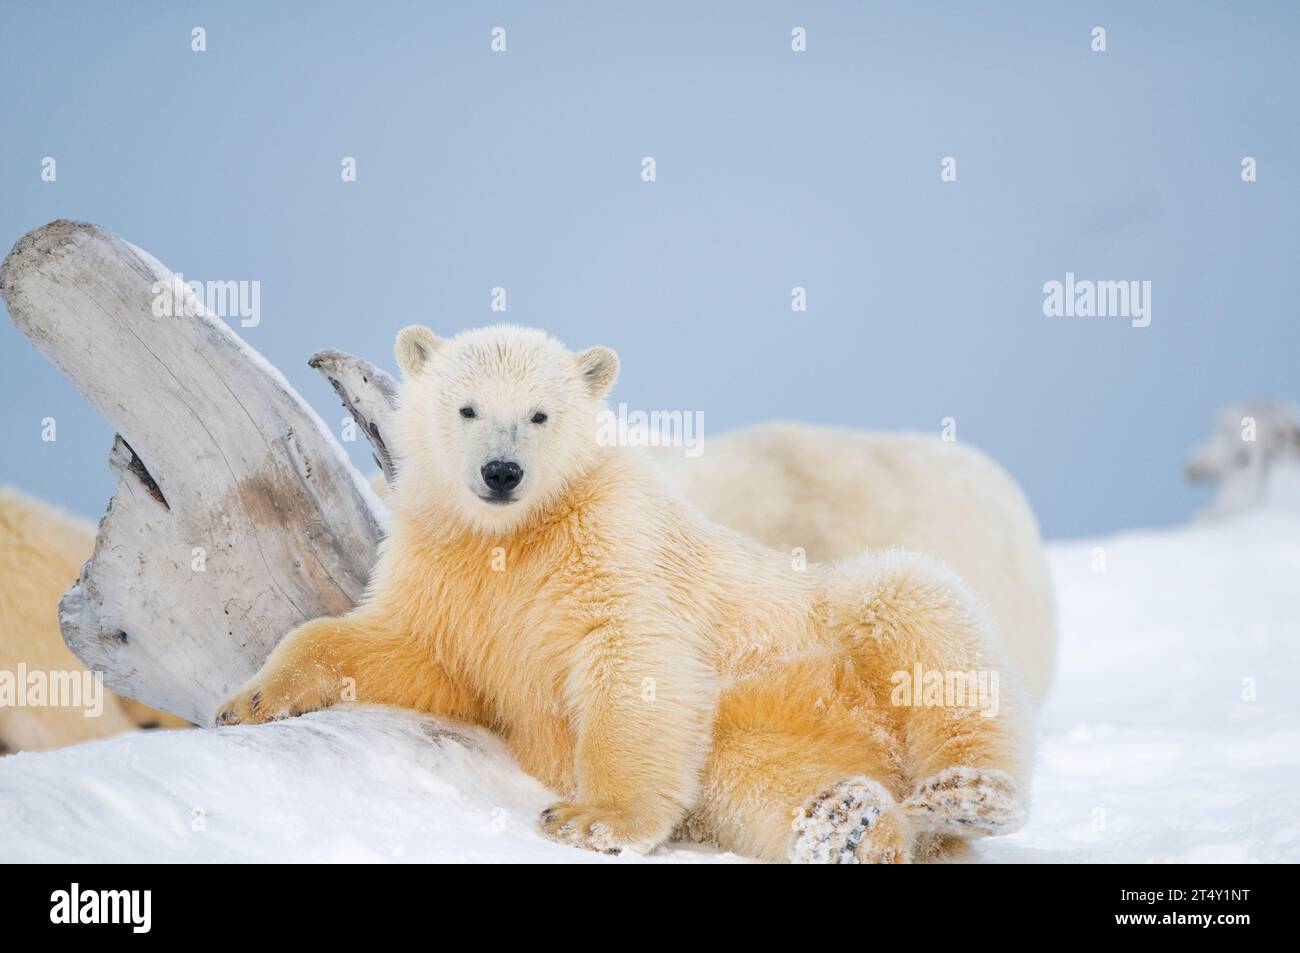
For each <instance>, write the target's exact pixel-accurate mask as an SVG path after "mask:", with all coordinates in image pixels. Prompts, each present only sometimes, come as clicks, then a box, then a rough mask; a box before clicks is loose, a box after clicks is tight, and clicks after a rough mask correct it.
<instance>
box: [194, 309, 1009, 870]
mask: <svg viewBox="0 0 1300 953" xmlns="http://www.w3.org/2000/svg"><path fill="white" fill-rule="evenodd" d="M397 360H398V364H399V365H400V367H401V369H402V374H403V381H402V385H401V390H400V394H399V400H398V410H397V417H396V428H395V429H396V433H395V438H396V440H395V442H396V448H395V449H396V451H397V456H398V460H399V464H398V476H397V480H396V484H395V486H394V488H393V492H392V495H391V496H390V498H389V502H390V505H391V510H392V522H391V527H390V532H389V536H388V537H387V539H386V540H385V541H384V544H383V546H382V550H381V555H380V559H379V561H378V563H377V565H376V566H375V569H374V572H373V576H372V579H371V586H370V590H369V593H368V595H367V597H366V599H365V600H364V602H363V603H362V604H361V605H360V606H358V607H357V608H356V609H355V610H353V611H352V612H351V613H349V614H348V615H346V616H343V617H341V618H333V619H317V620H315V621H312V622H309V623H307V624H305V625H303V626H301V627H300V628H298V629H296V630H294V631H293V632H291V633H290V634H289V635H288V636H286V637H285V638H284V639H283V640H282V641H281V643H280V644H279V645H278V646H277V647H276V649H275V650H274V651H273V652H272V653H271V655H270V657H269V658H268V659H267V661H266V663H265V665H264V666H263V667H262V669H261V671H259V672H258V674H257V675H256V676H254V677H253V679H252V680H251V681H250V682H249V683H248V684H247V685H246V686H244V688H243V689H242V690H241V691H240V692H239V694H237V695H236V696H235V697H234V698H232V699H231V700H229V701H228V702H227V703H225V705H223V706H222V708H221V710H220V712H219V714H218V716H217V722H218V723H222V724H224V723H234V722H262V721H269V720H272V719H276V718H282V717H285V716H288V715H293V714H298V713H301V712H305V711H311V710H314V709H318V708H322V707H326V706H328V705H331V704H333V703H335V702H336V701H338V700H340V699H341V698H342V697H349V698H351V697H355V698H356V699H357V700H360V701H369V702H378V703H387V704H393V705H399V706H404V707H409V708H415V709H419V710H421V711H425V712H429V713H431V714H434V715H438V716H443V717H448V718H453V719H459V720H463V721H467V722H472V723H475V724H480V725H485V726H488V727H490V728H491V729H493V730H494V731H496V732H497V733H499V734H500V735H501V737H502V738H503V739H505V741H506V743H507V744H508V745H509V747H510V748H511V750H512V751H513V753H514V755H515V756H516V758H517V759H518V761H519V763H520V765H521V766H522V767H523V768H524V770H526V771H528V772H529V773H531V774H532V775H534V776H535V777H537V778H538V779H539V780H541V781H542V782H543V783H544V784H546V785H547V786H549V787H550V788H551V789H552V790H554V791H556V792H557V793H559V795H560V797H561V799H560V800H558V801H557V802H556V803H555V804H553V805H551V806H550V807H549V808H547V809H546V810H545V811H544V812H543V814H542V816H541V818H540V826H541V828H542V830H543V831H544V832H545V833H546V834H548V835H549V836H551V837H553V838H556V839H557V840H560V841H562V842H565V843H568V844H573V845H576V846H580V847H585V848H589V849H593V850H599V851H610V852H613V851H619V850H622V849H625V848H630V849H634V850H641V851H645V850H650V849H652V848H653V847H655V845H657V844H659V843H661V842H662V841H664V840H666V839H668V838H670V837H673V836H678V837H687V838H691V839H694V840H697V841H701V842H707V843H711V844H715V845H718V846H720V847H722V848H723V849H726V850H730V851H735V852H737V853H741V854H747V855H751V856H755V857H759V858H763V859H766V860H772V861H785V860H793V861H804V862H828V863H836V862H838V863H859V862H871V863H875V862H904V861H907V860H909V859H911V858H912V857H913V856H914V855H918V854H922V853H924V852H926V851H928V850H929V849H930V848H931V846H932V845H933V844H935V843H936V842H938V841H940V840H943V839H946V838H948V837H951V836H956V837H963V836H969V835H981V834H999V833H1007V832H1009V831H1012V830H1014V829H1015V828H1016V827H1017V826H1018V825H1019V824H1020V823H1021V821H1022V819H1023V816H1024V810H1025V798H1026V791H1025V786H1026V782H1027V777H1028V768H1029V764H1028V759H1029V744H1030V731H1029V728H1028V719H1027V716H1026V708H1027V706H1026V703H1025V702H1024V701H1023V700H1022V694H1021V690H1020V688H1019V686H1018V685H1017V684H1016V679H1015V678H1014V676H1013V675H1012V674H1011V673H1010V672H1008V671H1004V670H1003V666H1002V663H1001V661H1000V659H999V656H998V650H997V645H996V640H995V636H994V633H993V632H992V631H991V630H990V626H989V624H988V622H987V620H986V619H985V617H984V616H983V614H982V613H981V611H980V610H979V608H978V607H977V606H976V604H975V603H974V600H973V598H972V596H971V594H970V592H969V591H968V589H967V587H966V585H965V584H964V582H963V581H962V580H961V579H960V578H958V577H957V576H956V574H955V573H953V572H952V571H951V570H949V569H948V568H946V567H945V566H943V565H941V564H939V563H938V562H936V561H934V560H932V559H930V558H928V557H924V556H919V555H915V554H910V553H907V552H903V551H898V550H893V551H885V552H875V553H869V554H864V555H862V556H859V557H857V558H855V559H852V560H850V561H847V562H844V563H842V564H838V565H833V566H831V565H820V564H816V563H811V564H806V565H804V564H803V563H801V562H799V561H792V560H791V559H790V558H789V556H787V555H785V554H782V553H779V552H776V551H774V550H769V549H766V548H764V547H763V546H762V545H760V544H759V543H757V542H753V541H751V540H750V539H748V538H746V537H744V536H741V535H740V534H738V533H736V532H734V531H732V530H728V529H725V528H723V527H721V526H718V525H715V524H713V523H710V522H709V521H708V520H706V519H705V518H704V517H703V516H702V515H700V513H699V512H698V511H697V510H696V509H694V507H692V506H691V505H690V504H688V503H686V502H685V501H684V500H683V499H682V498H681V497H679V496H678V495H677V494H676V493H675V492H674V491H673V490H671V489H670V488H669V487H668V486H667V485H666V484H665V483H664V482H663V478H662V477H661V475H660V474H659V471H658V469H657V468H656V467H655V466H653V464H652V463H651V462H650V461H648V460H647V459H646V458H645V457H644V456H643V455H642V453H641V451H639V450H637V449H634V448H627V447H618V446H604V445H602V444H601V442H600V441H599V440H598V439H597V434H598V425H597V420H598V414H599V412H600V411H601V410H602V409H603V408H604V407H605V396H606V395H607V394H608V393H609V391H610V389H611V388H612V387H613V385H614V381H615V378H616V377H617V374H618V358H617V357H616V356H615V354H614V352H613V351H610V350H609V349H607V348H602V347H595V348H590V349H588V350H585V351H581V352H579V353H577V354H574V353H570V352H569V351H567V350H566V349H565V348H564V347H563V346H562V345H561V344H560V343H559V342H557V341H555V340H554V339H552V338H550V337H548V336H547V335H545V334H543V333H541V332H539V331H533V330H528V329H524V328H518V327H508V326H497V327H491V328H485V329H481V330H475V331H469V332H465V333H463V334H460V335H458V336H456V337H454V338H452V339H450V340H442V339H439V338H438V337H436V336H435V335H434V334H433V333H432V332H431V331H429V330H428V329H427V328H423V327H418V326H416V327H409V328H406V329H405V330H403V331H402V332H401V334H400V335H399V336H398V340H397ZM743 480H744V475H743V474H737V486H736V492H737V493H738V494H743V493H744V485H743ZM981 685H982V686H984V688H985V689H987V687H988V686H989V685H992V686H993V687H994V691H995V692H996V695H997V697H996V698H995V699H993V702H994V703H993V704H991V705H990V704H986V702H988V701H989V699H988V697H987V692H986V691H985V692H981V691H980V686H981ZM345 690H346V691H347V694H346V695H345V694H344V693H345ZM353 693H354V694H353Z"/></svg>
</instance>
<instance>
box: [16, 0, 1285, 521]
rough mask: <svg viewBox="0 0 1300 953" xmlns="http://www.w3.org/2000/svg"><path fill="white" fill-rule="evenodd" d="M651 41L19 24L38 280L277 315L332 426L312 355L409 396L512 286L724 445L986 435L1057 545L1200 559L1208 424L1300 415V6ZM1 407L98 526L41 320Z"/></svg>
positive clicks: (97, 22) (270, 333) (194, 21)
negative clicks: (133, 261)
mask: <svg viewBox="0 0 1300 953" xmlns="http://www.w3.org/2000/svg"><path fill="white" fill-rule="evenodd" d="M616 6H617V7H622V6H626V5H623V4H609V3H597V2H592V3H583V4H546V5H542V4H537V3H523V2H517V3H492V2H485V3H469V2H465V3H438V4H433V3H417V2H411V3H405V4H356V3H346V4H334V3H326V2H312V3H305V2H304V3H292V4H275V5H270V4H256V3H236V2H221V3H217V2H195V3H131V4H120V5H119V4H104V3H89V2H86V3H48V2H35V0H27V2H6V3H4V4H3V6H0V117H3V118H2V122H0V245H3V246H4V247H5V248H7V247H8V246H9V245H10V244H12V243H13V241H15V240H16V239H17V238H18V237H19V236H20V235H22V234H23V233H24V232H26V231H27V230H29V229H30V228H33V227H35V226H37V225H40V224H42V223H44V222H47V221H49V220H51V219H54V218H59V217H71V218H77V219H82V220H88V221H93V222H97V223H99V224H101V225H104V226H105V227H107V228H109V229H111V230H113V231H115V232H117V233H118V234H120V235H122V236H123V237H125V238H127V239H128V240H130V241H132V242H134V243H136V244H137V245H140V246H141V247H143V248H145V249H147V250H148V251H150V252H151V253H153V254H154V255H155V256H156V257H157V258H159V259H160V260H161V261H162V262H164V263H165V264H167V265H168V266H169V267H171V268H172V269H174V270H177V271H182V272H184V274H185V275H186V277H187V278H197V279H233V280H257V281H260V282H261V285H262V323H261V325H260V326H259V327H257V328H254V329H248V330H244V331H241V333H242V334H243V335H244V337H245V338H246V339H247V340H248V341H249V342H250V343H251V344H252V345H253V346H254V347H256V348H257V349H258V350H260V351H261V352H262V353H263V354H265V355H266V356H267V357H268V358H269V359H270V360H271V361H272V362H274V363H275V364H276V365H278V366H279V367H280V368H281V369H282V370H283V371H284V372H285V374H286V375H287V377H288V378H289V380H290V381H291V382H292V383H293V384H294V385H295V386H296V387H298V389H299V390H300V391H301V392H302V393H303V394H304V396H306V398H307V399H308V400H309V401H310V402H311V403H312V404H313V406H315V407H316V409H317V410H318V411H319V412H320V413H321V414H322V416H324V417H325V419H326V420H327V422H329V423H330V424H332V425H334V426H335V427H337V425H338V422H339V420H340V419H341V417H342V414H343V411H342V409H341V408H340V407H339V405H338V403H337V401H336V399H335V398H334V396H333V394H332V393H331V392H330V390H329V388H328V386H327V385H326V384H325V383H324V382H323V381H322V380H320V379H318V378H317V376H316V374H315V372H313V371H311V370H309V369H308V368H307V366H306V360H307V357H308V356H309V355H310V354H311V353H312V352H313V351H316V350H318V349H321V348H325V347H338V348H342V349H345V350H350V351H353V352H356V353H359V354H363V355H366V356H369V357H371V358H373V359H377V360H379V361H380V362H381V363H384V364H385V365H387V366H391V364H392V361H391V356H390V353H391V345H392V339H393V336H394V334H395V333H396V331H397V330H398V329H399V328H400V327H402V326H403V325H405V324H408V323H411V322H415V321H419V322H423V323H426V324H428V325H430V326H431V327H433V328H435V329H436V330H438V331H441V332H453V331H456V330H459V329H462V328H465V327H469V326H475V325H480V324H485V323H489V322H491V321H493V320H495V319H498V318H500V317H502V316H501V315H494V314H493V313H492V312H490V311H489V309H488V303H489V294H490V291H491V289H492V288H493V287H494V286H498V285H500V286H505V287H506V288H507V289H508V295H509V298H508V300H509V310H508V312H507V313H506V314H505V315H504V317H505V318H507V319H509V320H511V321H514V322H517V323H521V324H528V325H533V326H537V327H541V328H545V329H547V330H549V331H551V332H553V333H554V334H556V335H558V336H559V337H560V338H561V339H562V340H564V341H566V342H567V343H568V344H569V345H570V346H572V347H574V348H578V347H585V346H588V345H591V344H598V343H599V344H607V345H610V346H612V347H614V348H616V349H617V350H618V351H619V353H620V355H621V357H622V364H623V372H622V379H621V381H620V383H619V385H618V388H617V389H616V391H615V398H616V399H618V400H623V401H627V402H628V403H629V404H630V405H632V406H633V407H641V408H646V409H649V408H662V409H690V410H702V411H703V412H704V415H705V428H706V430H705V433H706V437H707V435H708V434H709V433H718V432H720V431H722V430H724V429H728V428H731V427H734V426H738V425H742V424H747V423H751V422H755V421H761V420H767V419H772V418H787V419H795V420H805V421H813V422H824V423H835V424H844V425H850V426H857V427H870V428H917V429H923V430H930V431H933V432H938V430H939V428H940V421H941V419H942V418H944V417H949V416H951V417H954V418H956V420H957V432H958V437H959V438H960V439H962V440H965V441H968V442H971V443H974V444H976V445H978V446H980V447H983V448H985V449H986V450H988V451H990V452H991V453H992V454H993V455H994V456H995V457H997V458H998V459H999V460H1000V461H1001V462H1002V463H1003V464H1004V465H1005V466H1006V467H1007V468H1008V469H1009V470H1010V471H1011V472H1012V473H1013V474H1014V475H1015V476H1016V477H1017V478H1018V479H1019V480H1020V481H1021V482H1022V483H1023V484H1024V486H1025V488H1026V490H1027V492H1028V494H1029V496H1030V498H1031V500H1032V502H1033V504H1034V506H1035V509H1036V510H1037V511H1038V513H1039V516H1040V519H1041V521H1042V523H1043V525H1044V528H1045V530H1046V532H1047V533H1048V534H1049V535H1052V536H1062V535H1077V534H1082V533H1090V532H1098V531H1104V530H1110V529H1115V528H1119V527H1125V526H1134V525H1156V524H1166V523H1171V522H1177V521H1180V520H1183V519H1185V518H1186V517H1187V516H1188V515H1189V514H1190V513H1191V512H1192V511H1193V510H1194V509H1195V507H1196V506H1197V505H1198V504H1199V502H1200V501H1201V500H1202V499H1203V498H1204V492H1203V491H1197V490H1194V489H1192V488H1190V487H1188V486H1187V485H1186V483H1185V482H1184V479H1183V476H1182V463H1183V460H1184V457H1185V456H1186V454H1187V452H1188V450H1189V449H1190V448H1191V447H1192V446H1193V445H1194V444H1195V443H1196V442H1197V441H1198V440H1199V439H1200V438H1201V436H1202V435H1203V434H1204V433H1205V432H1206V431H1207V430H1208V427H1209V422H1210V417H1211V414H1212V412H1213V411H1214V410H1215V409H1216V408H1217V407H1218V406H1220V405H1221V404H1223V403H1225V402H1228V401H1234V400H1241V399H1246V398H1253V397H1269V396H1283V397H1289V398H1291V399H1296V398H1300V370H1297V368H1298V367H1300V321H1298V318H1300V315H1298V314H1297V301H1298V300H1300V299H1298V297H1297V294H1296V289H1295V287H1294V281H1295V278H1296V276H1297V268H1296V262H1297V260H1298V259H1300V230H1298V229H1297V227H1296V222H1297V219H1298V218H1300V216H1298V215H1297V213H1298V212H1300V184H1298V183H1297V173H1296V168H1297V162H1298V160H1297V156H1300V123H1298V120H1300V114H1298V111H1297V100H1298V98H1300V66H1297V61H1298V60H1300V58H1298V57H1296V55H1295V50H1296V49H1297V48H1300V6H1298V5H1297V4H1294V3H1286V2H1277V3H1240V4H1226V3H1180V4H1131V3H1090V4H1082V3H1072V4H1064V3H1042V2H1018V3H1001V4H972V3H950V4H948V3H944V4H936V3H924V2H918V3H897V4H894V3H825V2H818V3H785V4H777V3H752V2H751V3H735V4H712V5H709V7H710V9H708V10H704V9H699V8H698V6H699V5H697V4H687V3H682V4H674V3H655V4H645V5H644V6H645V7H646V8H647V9H646V10H644V11H642V12H635V13H634V12H627V11H620V10H615V9H612V8H613V7H616ZM990 8H992V9H990ZM1098 25H1100V26H1104V27H1105V28H1106V29H1107V41H1108V50H1107V52H1105V53H1093V52H1091V50H1090V48H1089V31H1090V30H1091V28H1092V27H1094V26H1098ZM195 26H203V27H205V28H206V30H207V45H208V49H207V52H205V53H195V52H192V51H191V49H190V31H191V28H192V27H195ZM494 26H503V27H505V28H506V30H507V38H508V45H509V52H507V53H505V54H495V53H493V52H491V50H490V49H489V32H490V30H491V29H492V27H494ZM795 26H804V27H806V28H807V31H808V51H807V52H806V53H802V54H797V53H794V52H792V51H791V50H790V31H791V29H792V28H793V27H795ZM345 155H346V156H355V157H356V158H357V162H358V181H357V182H355V183H344V182H342V181H341V180H340V176H339V163H340V159H341V158H342V157H343V156H345ZM646 155H651V156H654V157H655V159H656V161H657V166H658V181H656V182H654V183H645V182H642V181H641V179H640V162H641V158H642V157H643V156H646ZM1247 155H1250V156H1254V157H1256V158H1257V160H1258V163H1259V173H1258V174H1259V181H1257V182H1255V183H1253V184H1244V183H1243V182H1242V181H1241V178H1240V163H1241V159H1242V157H1243V156H1247ZM45 156H54V157H55V158H56V159H57V162H58V180H57V182H55V183H44V182H42V181H41V179H40V164H41V160H42V158H43V157H45ZM944 156H955V157H956V159H957V170H958V176H957V181H956V182H954V183H943V182H941V181H940V177H939V166H940V160H941V158H942V157H944ZM1067 271H1073V272H1075V273H1076V274H1077V275H1079V276H1080V277H1081V278H1094V279H1114V280H1124V279H1136V280H1149V281H1151V282H1152V289H1153V290H1152V321H1151V325H1150V327H1147V328H1144V329H1134V328H1131V327H1129V326H1128V323H1127V322H1126V321H1123V320H1119V319H1109V320H1099V319H1082V318H1047V317H1044V315H1043V313H1042V299H1043V295H1042V286H1043V283H1044V282H1046V281H1049V280H1053V279H1056V280H1062V279H1063V278H1064V276H1065V273H1066V272H1067ZM796 285H801V286H804V287H806V288H807V289H808V301H809V310H808V311H807V312H806V313H801V314H799V313H793V312H792V311H791V309H790V289H791V288H792V287H794V286H796ZM0 378H2V379H3V381H4V390H5V401H4V411H3V414H2V415H0V436H3V438H4V446H5V448H6V451H5V454H4V464H3V470H0V481H3V482H10V483H15V484H17V485H19V486H21V487H24V488H26V489H29V490H32V491H35V492H38V493H40V494H41V495H43V496H45V497H47V498H50V499H52V500H55V501H57V502H59V503H62V504H64V505H66V506H68V507H70V508H72V509H74V510H76V511H79V512H81V513H84V514H86V515H89V516H97V515H98V514H99V513H100V512H101V511H102V510H103V507H104V504H105V503H106V501H107V500H108V498H109V496H110V495H111V493H112V490H113V485H114V481H113V478H112V476H111V474H110V472H109V470H108V467H107V463H106V460H107V455H108V450H109V447H110V444H111V442H112V434H111V432H110V430H109V428H108V427H107V425H106V424H104V423H103V421H102V420H100V419H99V418H98V417H97V416H96V415H95V414H94V413H93V412H92V411H91V410H90V409H89V408H88V407H87V405H86V404H85V403H84V401H83V400H82V399H81V398H80V397H79V396H78V395H77V393H76V392H75V390H74V389H73V387H72V386H71V385H70V384H69V383H67V382H66V381H65V380H64V379H63V378H62V377H61V376H60V375H59V374H58V372H56V371H55V370H54V369H53V367H51V366H50V365H49V364H47V363H46V362H45V361H44V359H43V358H41V357H40V356H39V354H38V353H37V352H36V351H35V350H34V349H33V348H32V347H31V346H30V345H29V344H28V343H27V342H26V340H25V339H24V338H22V337H21V336H20V335H19V334H18V332H17V331H16V330H15V329H14V327H13V325H12V323H11V322H9V321H4V322H0ZM46 416H54V417H56V418H57V419H58V421H59V439H58V441H57V442H55V443H43V442H41V440H40V421H41V419H42V418H43V417H46ZM355 451H356V458H357V460H358V461H359V462H366V461H368V457H369V455H368V452H367V450H366V448H365V447H364V446H363V445H360V444H358V445H356V447H355Z"/></svg>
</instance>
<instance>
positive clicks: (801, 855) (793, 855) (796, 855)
mask: <svg viewBox="0 0 1300 953" xmlns="http://www.w3.org/2000/svg"><path fill="white" fill-rule="evenodd" d="M792 827H793V830H794V832H795V833H794V841H793V842H792V843H791V845H790V862H791V863H795V864H906V863H908V862H909V861H910V859H911V852H912V832H911V829H910V828H909V827H908V824H907V819H906V818H905V817H903V815H902V814H901V813H900V811H899V810H898V805H897V804H895V803H894V799H893V797H891V796H890V793H889V792H888V791H887V790H885V787H884V785H882V784H881V783H880V782H878V781H872V780H871V779H870V778H863V777H858V778H849V779H847V780H844V781H840V782H838V783H836V784H833V785H831V786H830V787H828V788H824V789H823V790H821V791H818V792H817V793H816V794H814V795H813V796H812V797H810V798H809V799H808V800H807V801H805V802H804V804H803V807H801V808H800V809H799V810H798V811H796V812H795V818H794V824H793V825H792Z"/></svg>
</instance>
